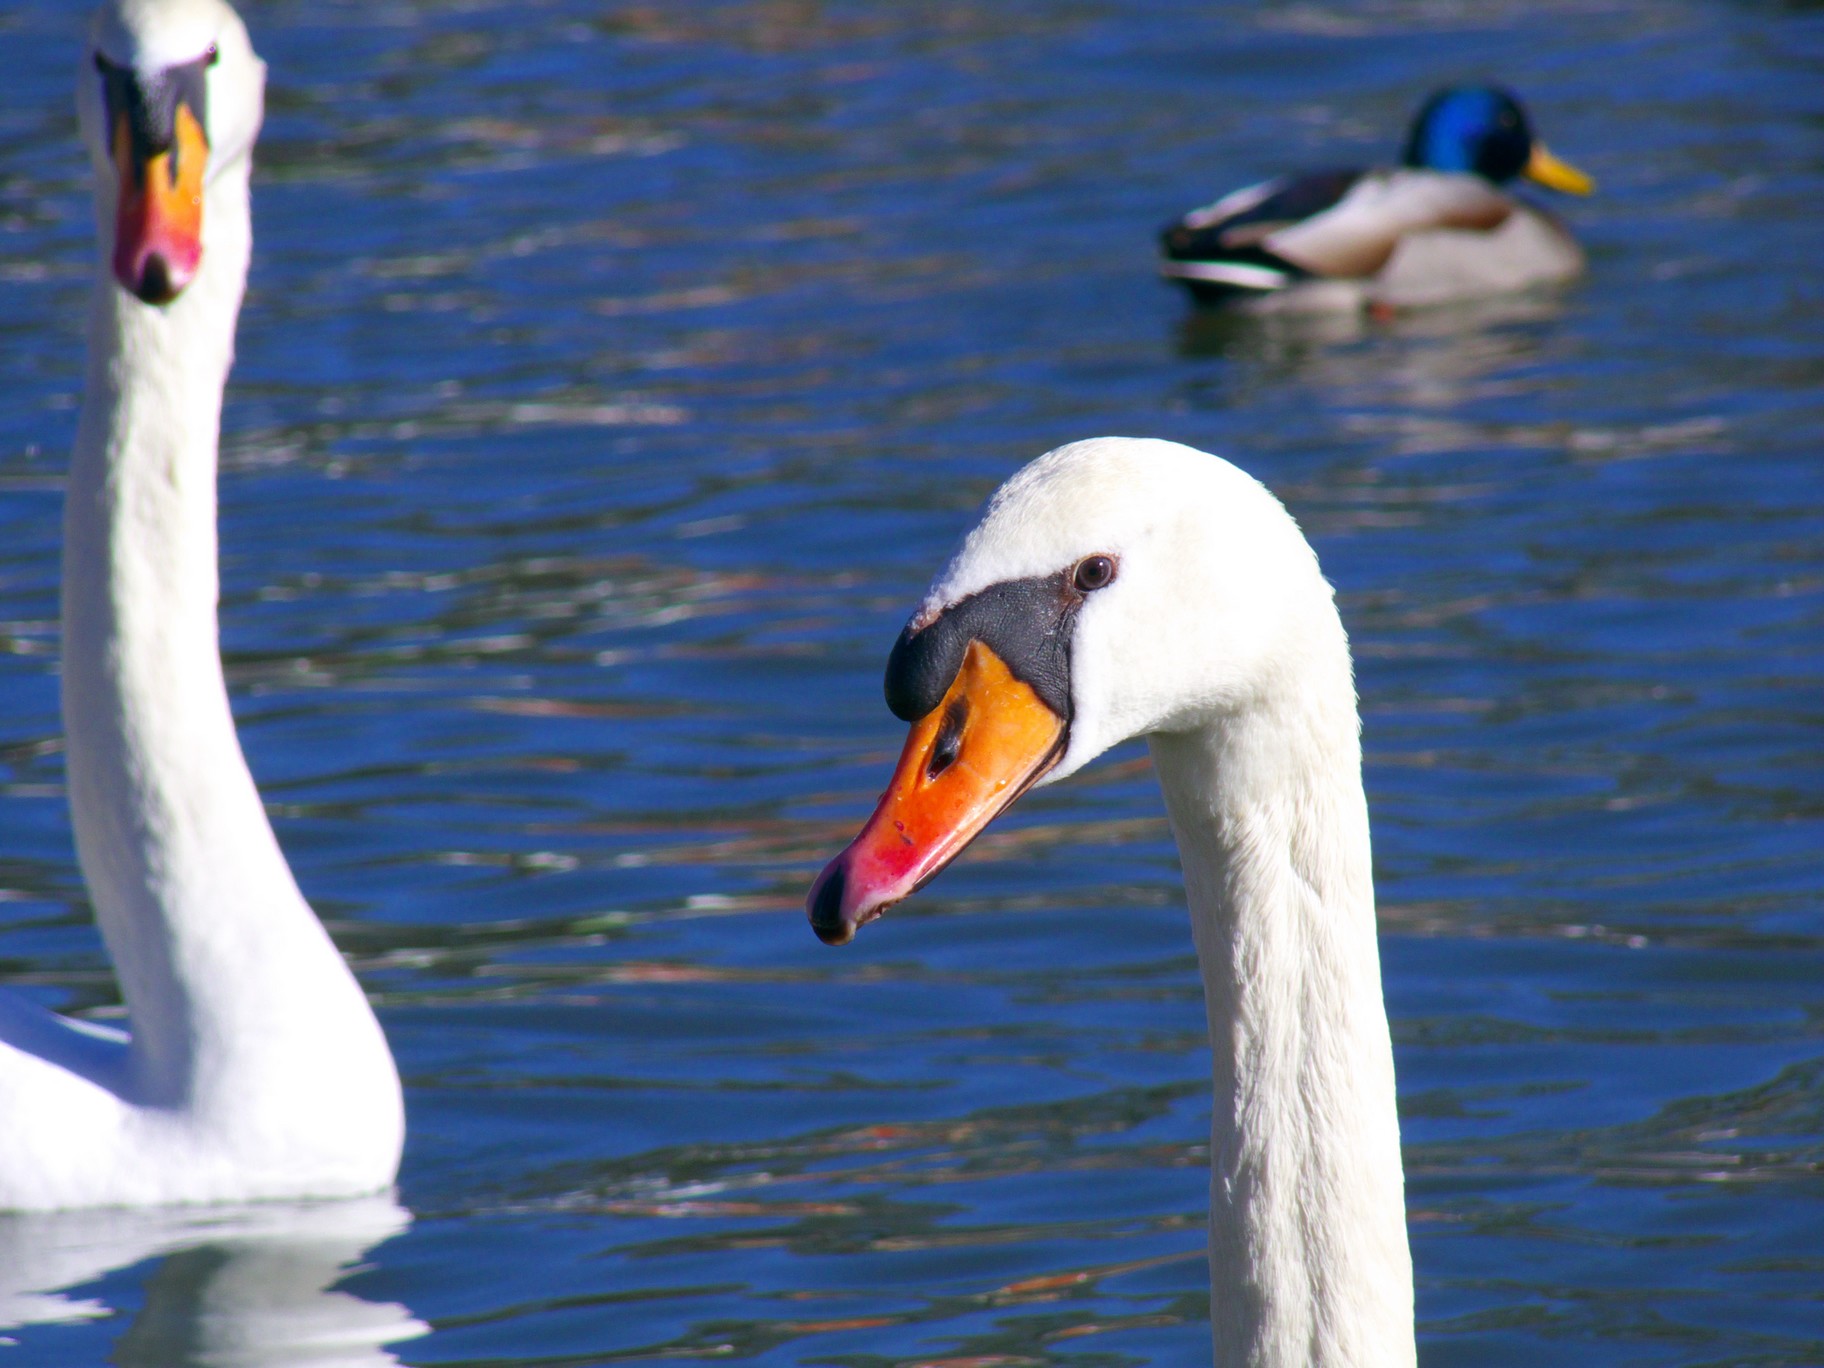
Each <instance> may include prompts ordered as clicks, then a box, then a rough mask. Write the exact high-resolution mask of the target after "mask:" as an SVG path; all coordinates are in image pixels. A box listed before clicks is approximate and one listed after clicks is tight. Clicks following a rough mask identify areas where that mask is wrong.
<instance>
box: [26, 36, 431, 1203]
mask: <svg viewBox="0 0 1824 1368" xmlns="http://www.w3.org/2000/svg"><path fill="white" fill-rule="evenodd" d="M91 39H92V40H91V46H90V48H89V50H88V51H87V52H86V53H85V55H84V62H83V66H82V69H81V72H80V75H79V82H78V109H79V113H80V116H81V122H82V127H83V131H84V135H85V140H86V141H87V143H88V146H89V150H90V154H91V157H92V159H93V161H94V164H95V173H96V187H97V189H96V212H97V219H98V223H99V226H100V230H101V231H100V237H101V252H100V257H99V262H98V271H97V279H96V284H95V290H94V295H93V298H92V301H91V306H90V315H89V362H88V373H87V380H86V390H85V394H84V400H83V409H82V417H81V421H80V424H79V427H78V432H77V438H76V446H75V450H74V453H73V455H72V458H71V463H70V474H69V482H68V488H67V493H66V497H65V510H64V551H63V676H62V691H63V716H64V730H65V737H66V768H67V775H68V786H69V798H70V812H71V818H72V824H73V826H74V830H75V837H76V850H77V856H78V859H79V861H80V863H81V866H82V872H83V877H84V879H85V880H86V882H87V884H88V889H89V894H90V899H91V901H92V903H93V906H94V911H95V918H96V921H97V923H98V925H99V928H100V930H101V934H102V937H103V939H104V941H105V942H106V944H107V948H108V951H109V953H110V955H111V956H112V958H113V961H114V965H115V968H116V971H117V973H118V975H119V980H120V986H121V991H122V995H123V997H124V998H125V1001H126V1007H127V1015H128V1019H129V1022H130V1025H131V1031H130V1034H129V1033H127V1032H121V1031H116V1030H113V1029H110V1028H107V1027H103V1026H99V1025H96V1024H92V1023H87V1022H82V1021H76V1020H71V1019H67V1018H63V1017H58V1016H55V1015H53V1014H50V1013H48V1012H44V1011H42V1010H40V1009H39V1008H37V1007H36V1006H35V1005H33V1004H30V1003H27V1002H25V1001H23V1000H21V999H18V998H16V997H12V996H10V995H4V994H0V1115H3V1116H4V1118H5V1120H4V1123H3V1124H0V1209H12V1210H18V1209H48V1208H60V1207H83V1206H116V1205H151V1204H162V1203H177V1202H188V1203H193V1202H221V1201H244V1200H254V1199H268V1198H292V1197H327V1196H344V1195H357V1194H363V1193H370V1192H376V1191H379V1190H381V1189H383V1188H385V1187H387V1186H388V1185H389V1184H390V1183H391V1182H392V1180H393V1177H394V1174H395V1173H396V1171H397V1167H398V1161H399V1152H400V1147H401V1144H402V1142H403V1136H404V1120H403V1108H402V1105H401V1099H400V1090H399V1080H398V1074H397V1072H396V1070H395V1069H394V1066H393V1061H392V1056H391V1054H390V1052H389V1051H388V1049H387V1046H386V1040H385V1037H384V1036H383V1035H382V1034H381V1031H380V1027H379V1024H378V1022H377V1021H376V1020H375V1018H374V1015H373V1012H372V1010H371V1009H370V1008H369V1006H368V1004H367V1001H366V999H365V997H364V996H363V994H362V992H361V989H360V987H359V986H358V985H357V983H356V982H355V979H354V977H353V975H352V974H351V973H350V972H349V970H348V968H347V966H346V965H345V964H344V963H343V961H342V958H341V956H340V954H339V953H338V952H337V950H336V948H335V946H334V944H333V943H332V942H331V941H330V939H329V937H328V935H327V934H326V933H325V931H324V930H323V927H322V924H321V923H320V922H318V921H317V919H316V917H315V915H314V914H313V913H312V912H311V910H310V907H309V905H308V904H307V903H306V902H305V901H304V898H303V896H302V894H301V893H300V892H299V891H298V887H297V884H296V883H295V881H294V880H293V878H292V875H291V870H290V868H289V867H288V866H287V864H286V862H285V857H284V855H283V854H282V853H281V852H280V850H279V846H278V842H277V840H276V839H275V837H274V835H273V832H272V828H271V825H270V824H269V823H268V821H267V819H266V815H265V811H264V809H263V807H262V806H261V803H260V796H259V793H258V791H257V790H256V789H255V787H254V782H253V778H252V775H251V774H250V773H249V772H248V769H247V764H246V761H245V759H244V758H243V756H242V754H241V748H240V743H239V740H238V739H237V737H236V735H235V729H234V720H233V717H232V714H231V713H230V711H229V704H228V694H227V689H226V686H225V684H224V681H223V677H222V667H221V657H220V651H219V644H218V639H217V623H216V601H217V596H218V582H217V569H216V528H215V512H216V509H215V476H216V448H217V440H218V429H219V420H220V415H221V402H222V388H223V385H224V383H225V381H226V378H227V372H228V367H229V364H230V362H231V360H232V358H233V348H234V325H235V318H236V315H237V314H238V312H239V309H240V303H241V294H242V290H243V288H244V285H245V281H246V275H247V264H248V258H249V254H250V251H251V245H252V229H251V218H250V212H249V204H248V177H249V172H250V169H251V157H252V150H253V143H254V139H255V136H256V135H257V133H258V129H259V123H260V115H261V100H262V91H263V86H264V79H265V68H264V66H263V64H262V63H261V62H260V61H259V59H258V58H257V57H256V56H255V55H254V52H253V48H252V46H251V44H250V43H249V41H248V38H247V34H246V31H245V29H244V28H243V27H242V25H241V22H240V20H239V18H238V17H237V16H236V15H235V14H234V12H233V11H232V10H231V9H229V8H228V7H227V6H226V5H225V4H223V3H221V0H113V2H112V3H110V4H108V5H105V6H104V7H103V8H102V10H101V11H100V13H99V14H98V15H97V17H96V19H95V22H94V25H93V28H92V31H91Z"/></svg>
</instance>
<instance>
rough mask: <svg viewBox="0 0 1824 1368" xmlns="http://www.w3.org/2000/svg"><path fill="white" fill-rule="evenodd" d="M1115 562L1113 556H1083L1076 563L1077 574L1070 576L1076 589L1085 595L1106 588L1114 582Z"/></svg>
mask: <svg viewBox="0 0 1824 1368" xmlns="http://www.w3.org/2000/svg"><path fill="white" fill-rule="evenodd" d="M1114 578H1115V560H1114V557H1113V556H1085V557H1084V558H1083V559H1082V560H1080V561H1078V562H1077V573H1076V574H1075V575H1074V576H1072V579H1073V580H1074V582H1075V583H1076V586H1077V588H1079V589H1081V590H1082V591H1083V592H1084V593H1086V594H1093V593H1094V592H1095V591H1096V590H1098V589H1102V588H1106V587H1107V586H1108V585H1109V584H1111V583H1113V582H1114Z"/></svg>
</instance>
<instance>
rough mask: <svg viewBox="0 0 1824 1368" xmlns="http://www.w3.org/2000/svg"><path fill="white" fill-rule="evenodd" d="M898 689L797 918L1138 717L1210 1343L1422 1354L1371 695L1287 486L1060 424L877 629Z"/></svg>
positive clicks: (983, 818)
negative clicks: (863, 817) (1356, 675)
mask: <svg viewBox="0 0 1824 1368" xmlns="http://www.w3.org/2000/svg"><path fill="white" fill-rule="evenodd" d="M887 696H888V701H889V705H890V706H891V707H892V708H893V710H894V711H895V712H896V713H898V714H899V715H900V716H901V717H904V718H906V719H907V720H908V721H910V722H911V723H912V731H911V735H910V737H909V738H908V740H907V742H906V747H905V750H904V751H903V752H902V755H901V758H900V762H899V765H898V767H897V768H896V770H895V772H894V775H893V778H892V780H891V781H890V783H889V786H888V789H887V792H886V794H885V795H884V796H883V797H882V799H881V801H880V804H879V806H878V807H877V808H876V810H875V813H874V815H873V816H872V817H871V818H870V819H869V821H868V823H867V824H866V825H865V826H864V828H863V830H862V832H861V834H860V835H858V836H857V837H856V839H855V840H854V842H853V843H851V845H850V846H849V847H848V848H847V849H846V850H844V851H843V852H842V854H841V855H839V856H837V858H836V859H835V860H833V861H832V862H831V863H830V865H829V866H828V867H827V868H826V869H825V871H824V872H823V874H822V875H821V876H820V877H819V879H818V881H817V883H816V885H815V886H814V887H813V889H812V891H811V895H810V898H809V903H808V907H809V912H810V917H811V923H812V927H813V929H814V930H815V931H816V932H817V934H818V935H819V936H820V937H821V938H822V939H824V940H826V941H828V942H830V943H833V944H841V943H844V942H846V941H847V940H848V939H850V938H851V937H852V936H853V935H854V934H855V932H856V930H857V929H858V928H859V927H860V926H862V925H863V924H865V923H866V922H868V921H871V920H873V919H874V918H875V917H878V916H879V915H880V914H881V912H882V911H884V910H885V909H886V908H887V907H889V906H891V905H892V904H893V903H895V902H897V901H898V900H899V899H902V898H904V897H906V896H908V895H909V894H910V893H912V892H913V891H915V890H916V889H917V888H919V887H920V886H922V885H923V884H924V883H925V882H926V881H928V880H929V879H931V878H932V877H934V876H935V875H936V874H937V873H938V872H939V871H940V870H942V869H943V868H944V866H945V865H946V864H947V863H948V862H949V861H950V860H952V859H954V858H955V856H956V855H957V854H958V853H959V852H960V851H961V850H962V849H963V848H964V847H965V846H966V845H967V844H968V842H969V841H970V840H971V839H973V837H974V836H975V835H976V834H977V833H979V832H980V831H981V830H982V829H983V828H984V827H985V826H986V825H987V823H988V822H989V821H991V820H992V819H993V817H994V816H995V815H997V814H998V813H999V812H1001V811H1004V810H1005V809H1006V807H1007V806H1009V805H1010V804H1011V803H1012V802H1013V801H1014V800H1015V799H1016V798H1017V797H1018V796H1019V794H1021V793H1023V792H1025V791H1026V790H1027V789H1028V788H1031V787H1034V786H1037V785H1039V784H1042V783H1049V782H1053V781H1055V780H1056V779H1058V778H1060V777H1062V776H1064V775H1067V774H1069V773H1072V772H1073V771H1075V770H1076V769H1078V768H1080V767H1081V766H1083V765H1084V764H1087V763H1088V762H1089V761H1090V760H1092V759H1093V758H1094V757H1095V756H1097V755H1099V754H1101V753H1102V752H1103V751H1105V750H1107V749H1109V748H1110V747H1111V746H1114V745H1117V744H1119V743H1120V742H1121V741H1123V740H1126V739H1129V738H1134V737H1145V738H1146V739H1147V742H1148V744H1149V746H1150V748H1151V751H1152V756H1153V762H1154V767H1155V771H1156V773H1157V775H1158V778H1159V783H1160V786H1161V788H1162V790H1163V792H1164V795H1165V802H1166V809H1167V812H1168V814H1169V816H1170V819H1171V825H1172V830H1173V834H1174V836H1175V838H1176V841H1177V844H1178V849H1179V854H1180V857H1181V862H1182V866H1183V871H1184V882H1185V893H1186V902H1187V905H1188V908H1189V912H1190V918H1191V924H1192V931H1193V936H1194V939H1195V942H1196V946H1197V952H1198V962H1199V966H1200V969H1201V974H1202V978H1203V985H1204V1000H1205V1005H1206V1009H1207V1011H1208V1015H1209V1033H1210V1045H1211V1051H1212V1082H1213V1107H1212V1119H1211V1136H1210V1170H1211V1172H1210V1285H1211V1304H1210V1316H1211V1327H1212V1331H1213V1342H1214V1362H1215V1363H1216V1364H1217V1365H1219V1368H1240V1366H1241V1365H1248V1366H1249V1368H1311V1366H1312V1365H1328V1366H1331V1368H1334V1366H1336V1365H1350V1366H1351V1368H1369V1366H1371V1365H1372V1366H1373V1368H1381V1366H1382V1365H1401V1366H1402V1368H1404V1366H1406V1365H1411V1364H1412V1363H1413V1362H1414V1361H1415V1347H1414V1337H1413V1292H1412V1264H1411V1256H1410V1253H1409V1250H1408V1245H1407V1238H1406V1226H1405V1205H1404V1180H1403V1175H1402V1170H1401V1162H1400V1148H1399V1121H1398V1116H1397V1113H1396V1110H1395V1087H1394V1068H1393V1050H1392V1044H1391V1036H1390V1033H1389V1029H1388V1024H1387V1015H1386V1010H1385V1007H1384V1006H1383V1003H1382V997H1381V981H1380V963H1379V954H1378V947H1377V940H1376V925H1375V913H1374V890H1373V882H1372V877H1371V860H1370V843H1369V827H1368V810H1367V802H1366V798H1365V797H1364V793H1363V788H1362V779H1361V747H1360V740H1359V726H1360V724H1359V719H1358V714H1357V710H1356V704H1355V692H1354V685H1353V680H1352V674H1351V666H1350V659H1349V649H1348V640H1347V637H1346V635H1345V633H1344V631H1343V626H1342V622H1341V620H1340V618H1339V617H1338V615H1337V612H1336V607H1335V603H1334V597H1333V593H1332V591H1331V589H1330V586H1329V585H1328V583H1326V582H1325V580H1324V578H1323V575H1322V573H1321V572H1320V570H1319V568H1318V564H1317V559H1316V557H1315V555H1314V554H1313V553H1312V551H1311V548H1310V546H1309V545H1308V544H1307V543H1306V542H1305V540H1304V537H1303V536H1302V534H1301V533H1300V532H1299V530H1298V528H1297V525H1296V524H1295V523H1294V522H1293V520H1292V518H1291V517H1290V515H1289V514H1287V513H1286V511H1285V509H1284V508H1283V507H1282V506H1281V505H1280V504H1279V503H1278V501H1277V500H1275V499H1274V498H1273V496H1272V495H1271V494H1270V493H1269V492H1268V491H1267V490H1266V489H1265V488H1264V487H1263V486H1261V485H1260V484H1259V483H1257V482H1256V481H1254V480H1253V479H1252V478H1251V477H1249V476H1248V475H1246V474H1245V473H1243V472H1242V471H1240V470H1239V469H1237V468H1236V467H1235V466H1233V465H1230V464H1229V463H1228V462H1226V461H1223V460H1221V459H1220V458H1218V457H1215V456H1210V455H1208V454H1206V453H1203V452H1199V451H1194V450H1192V449H1190V448H1188V447H1183V446H1179V445H1177V444H1175V443H1170V442H1159V441H1149V440H1136V439H1127V438H1103V439H1098V440H1096V441H1090V442H1079V443H1075V444H1073V445H1071V446H1067V447H1063V448H1060V449H1059V450H1057V451H1054V452H1052V453H1050V454H1049V455H1047V456H1044V457H1041V458H1040V459H1039V460H1038V461H1036V462H1034V463H1033V464H1031V465H1029V466H1028V467H1026V468H1025V469H1024V470H1022V471H1021V472H1019V473H1018V474H1017V475H1015V476H1014V477H1013V479H1011V480H1010V481H1009V482H1008V483H1007V484H1006V485H1004V486H1003V487H1002V488H1001V490H1000V491H999V492H998V493H997V494H996V495H995V496H994V498H993V499H992V500H991V502H990V504H989V506H988V509H987V510H986V512H985V514H984V515H983V518H982V520H981V522H980V523H979V525H978V526H977V527H976V528H975V530H974V531H973V532H971V533H970V534H969V536H968V537H967V538H966V540H965V541H964V543H963V546H962V548H961V550H959V551H958V552H957V554H956V556H955V558H954V559H953V560H952V562H951V564H950V566H949V568H948V569H947V570H945V571H944V573H943V574H941V575H940V576H939V577H938V579H937V581H936V583H935V584H934V585H933V586H932V588H931V590H930V592H929V593H928V594H927V596H926V598H925V600H924V602H923V603H922V604H921V605H920V607H919V608H918V610H917V611H916V613H915V614H914V615H913V617H912V620H911V622H910V623H909V624H908V625H907V627H906V630H905V632H904V633H902V635H901V637H900V639H899V642H898V644H897V645H896V646H895V647H894V651H893V655H892V657H891V658H890V660H889V663H888V675H887Z"/></svg>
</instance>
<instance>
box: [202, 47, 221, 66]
mask: <svg viewBox="0 0 1824 1368" xmlns="http://www.w3.org/2000/svg"><path fill="white" fill-rule="evenodd" d="M221 60H222V54H221V53H220V52H217V51H216V48H215V44H214V43H211V44H209V51H207V52H205V53H204V54H203V65H204V66H214V65H215V64H216V63H217V62H219V61H221Z"/></svg>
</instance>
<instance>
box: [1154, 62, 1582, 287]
mask: <svg viewBox="0 0 1824 1368" xmlns="http://www.w3.org/2000/svg"><path fill="white" fill-rule="evenodd" d="M1521 177H1524V178H1526V179H1529V180H1532V181H1534V182H1536V183H1538V184H1542V185H1546V186H1549V187H1551V188H1553V189H1557V190H1564V191H1568V192H1570V193H1572V194H1588V193H1589V192H1590V191H1591V190H1592V189H1593V188H1594V186H1593V183H1592V182H1591V181H1590V179H1589V177H1588V176H1586V175H1584V174H1583V173H1582V172H1581V171H1578V170H1577V169H1575V168H1574V167H1571V166H1569V165H1567V164H1566V163H1564V162H1562V161H1560V160H1559V159H1558V158H1557V157H1555V156H1553V155H1552V154H1551V153H1550V152H1548V151H1547V150H1546V148H1545V145H1544V144H1543V143H1541V142H1539V141H1537V140H1536V139H1535V138H1534V136H1533V133H1532V127H1531V124H1530V122H1529V121H1528V119H1527V115H1526V111H1525V110H1524V109H1523V108H1521V106H1520V102H1519V101H1518V100H1517V99H1516V98H1515V97H1514V96H1513V95H1512V94H1511V93H1509V92H1507V91H1505V90H1500V89H1497V88H1493V87H1481V86H1465V87H1455V88H1451V89H1447V90H1440V91H1437V92H1436V93H1434V94H1433V95H1432V96H1431V97H1430V99H1428V100H1427V101H1426V103H1425V105H1424V107H1423V108H1421V109H1420V111H1419V113H1418V115H1417V117H1416V118H1415V119H1414V121H1413V126H1412V130H1411V132H1410V133H1409V135H1408V137H1407V143H1406V152H1405V157H1404V160H1403V164H1402V165H1400V166H1398V167H1379V168H1374V169H1371V170H1358V169H1353V168H1351V169H1343V170H1330V171H1317V172H1306V173H1303V174H1295V175H1289V176H1280V177H1277V178H1275V179H1273V180H1268V181H1263V182H1261V183H1260V184H1258V185H1250V186H1247V187H1245V188H1244V189H1241V190H1236V191H1234V192H1233V193H1231V194H1228V195H1225V196H1223V197H1222V198H1221V199H1219V200H1217V201H1216V202H1215V203H1214V204H1210V205H1207V206H1205V207H1204V208H1201V209H1197V210H1193V211H1192V212H1191V213H1189V214H1186V215H1185V216H1184V217H1183V218H1181V219H1179V220H1178V221H1177V222H1176V223H1173V224H1171V225H1170V226H1168V227H1167V228H1166V230H1165V232H1164V233H1163V234H1162V235H1161V245H1162V248H1163V250H1164V254H1165V260H1164V261H1163V262H1162V263H1161V264H1160V271H1161V273H1162V274H1163V275H1165V276H1166V277H1167V278H1168V279H1171V280H1176V281H1178V282H1179V283H1181V284H1182V285H1184V286H1185V287H1186V288H1187V289H1189V290H1190V291H1191V293H1192V294H1193V295H1194V296H1195V297H1197V298H1198V299H1200V300H1202V301H1205V302H1210V303H1220V302H1240V303H1243V304H1245V305H1247V306H1248V307H1250V308H1252V309H1254V310H1255V311H1261V310H1268V311H1272V310H1281V309H1301V310H1302V309H1328V308H1336V307H1343V308H1360V307H1363V306H1383V307H1389V308H1404V307H1411V306H1418V305H1427V304H1441V303H1449V302H1453V301H1458V300H1465V299H1474V298H1478V297H1482V296H1486V295H1492V294H1499V293H1504V292H1507V291H1511V290H1519V289H1525V288H1527V287H1529V286H1533V285H1542V284H1549V283H1553V282H1557V281H1563V280H1569V279H1571V278H1572V277H1574V276H1576V275H1578V274H1579V273H1581V272H1582V270H1583V266H1584V257H1583V251H1582V249H1581V248H1580V247H1578V245H1577V242H1576V240H1575V239H1574V238H1573V237H1572V236H1571V235H1570V233H1569V232H1568V231H1567V230H1566V229H1565V227H1564V225H1563V224H1562V223H1560V222H1559V221H1558V219H1557V218H1555V217H1554V216H1553V215H1551V214H1549V213H1547V212H1546V211H1545V210H1543V209H1541V208H1539V207H1538V206H1536V205H1533V204H1530V203H1528V202H1527V201H1525V200H1523V199H1520V198H1518V197H1517V196H1514V195H1512V194H1509V193H1508V192H1507V190H1506V188H1505V187H1506V186H1507V184H1508V183H1509V182H1511V181H1513V180H1515V179H1517V178H1521Z"/></svg>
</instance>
